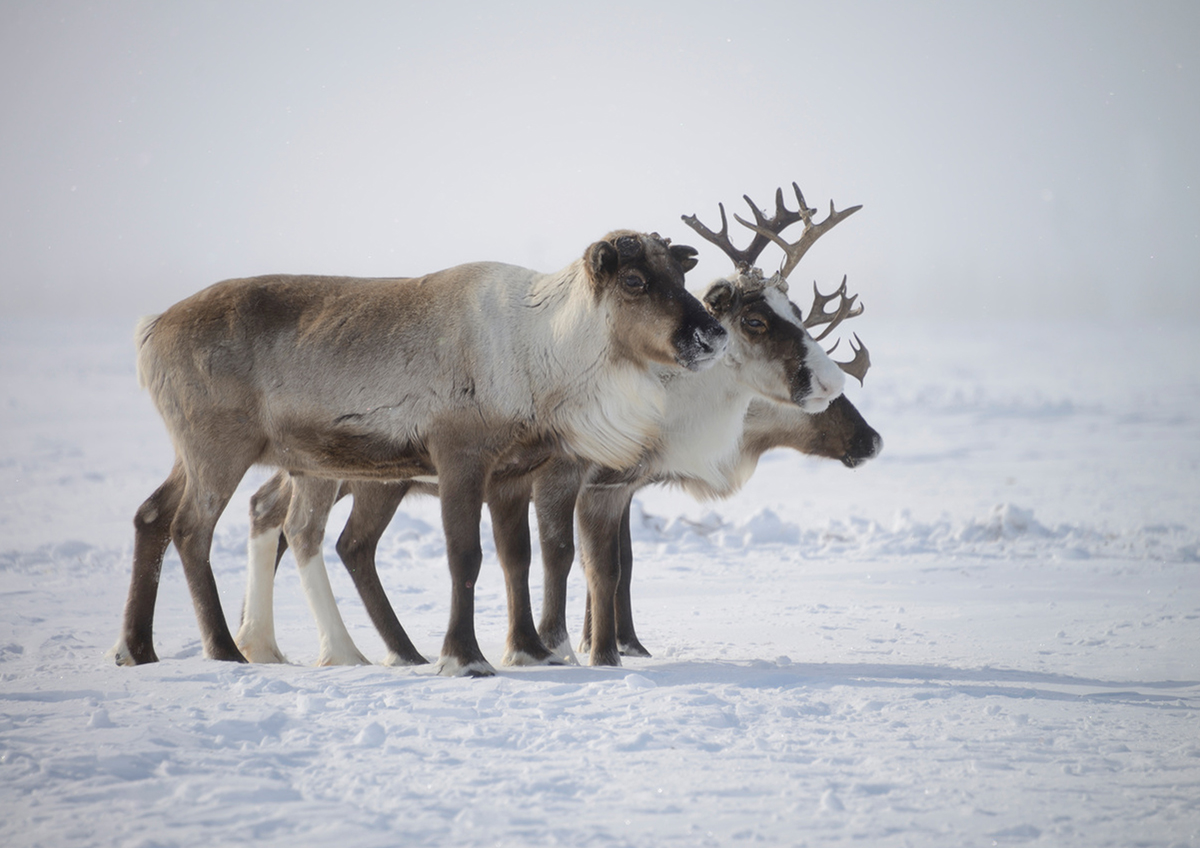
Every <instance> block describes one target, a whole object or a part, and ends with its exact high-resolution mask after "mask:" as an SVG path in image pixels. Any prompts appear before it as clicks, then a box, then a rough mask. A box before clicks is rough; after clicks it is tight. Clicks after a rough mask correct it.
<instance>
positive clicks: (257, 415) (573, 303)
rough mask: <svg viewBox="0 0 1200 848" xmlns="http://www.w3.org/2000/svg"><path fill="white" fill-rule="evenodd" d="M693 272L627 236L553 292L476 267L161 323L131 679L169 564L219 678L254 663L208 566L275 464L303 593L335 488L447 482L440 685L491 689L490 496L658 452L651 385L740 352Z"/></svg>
mask: <svg viewBox="0 0 1200 848" xmlns="http://www.w3.org/2000/svg"><path fill="white" fill-rule="evenodd" d="M695 253H696V251H695V250H694V249H693V248H690V247H687V246H684V245H670V244H669V242H667V241H666V240H663V239H661V238H659V237H658V236H656V235H645V234H640V233H635V232H632V231H627V230H618V231H615V232H612V233H610V234H608V235H607V236H605V237H604V238H603V239H602V240H600V241H598V242H596V243H594V244H592V245H591V246H589V247H588V249H587V250H586V251H585V253H584V255H583V257H581V258H580V259H578V260H576V261H575V262H573V263H571V264H570V265H569V266H567V267H566V268H564V269H563V270H561V271H559V272H556V273H552V274H540V273H537V272H534V271H530V270H528V269H524V268H517V267H515V266H511V265H503V264H500V263H474V264H468V265H461V266H458V267H455V268H451V269H448V270H445V271H439V272H436V273H434V274H430V275H427V276H424V277H419V278H413V279H398V278H391V279H356V280H355V279H346V278H327V277H303V276H272V277H257V278H250V279H241V280H228V281H225V282H222V283H217V284H215V285H214V286H211V287H209V288H208V289H205V290H203V291H201V292H199V293H198V294H196V295H193V296H192V297H189V298H187V299H185V300H183V301H181V302H180V303H178V304H176V305H175V306H173V307H171V308H170V309H168V310H167V311H166V312H164V313H163V314H162V315H159V316H157V317H153V318H149V319H145V320H144V321H143V322H142V323H141V324H140V325H139V327H138V331H137V336H136V341H137V346H138V375H139V380H140V382H141V384H142V385H143V386H145V387H147V388H148V389H149V391H150V394H151V397H152V399H153V400H154V403H155V406H156V407H157V409H158V411H159V413H160V414H161V415H162V417H163V420H164V422H165V423H166V426H167V429H168V431H169V433H170V435H171V439H172V442H173V444H174V447H175V454H176V457H175V464H174V467H173V468H172V470H171V472H170V474H169V475H168V477H167V479H166V480H165V481H164V483H163V484H162V485H161V486H160V487H159V488H158V489H157V490H156V491H155V492H154V493H153V494H152V495H151V496H150V497H149V498H148V499H147V500H146V501H145V502H144V503H143V504H142V506H141V507H140V508H139V509H138V511H137V514H136V516H135V519H134V525H135V544H134V562H133V573H132V577H131V580H130V590H129V597H128V600H127V602H126V606H125V614H124V623H123V626H122V633H121V636H120V639H119V641H118V643H117V645H116V646H115V647H114V649H113V653H114V655H115V657H116V660H117V662H118V664H123V665H129V664H138V663H144V662H153V661H155V660H157V656H156V654H155V652H154V647H153V637H152V628H153V618H154V604H155V599H156V595H157V584H158V577H159V574H160V572H161V568H162V557H163V554H164V552H165V550H166V547H167V545H168V544H170V543H173V544H174V545H175V547H176V549H177V550H178V551H179V555H180V559H181V560H182V562H183V567H184V573H185V576H186V578H187V582H188V588H189V590H190V593H191V595H192V600H193V604H194V606H195V609H196V616H197V620H198V622H199V626H200V632H201V637H202V642H203V646H204V654H205V656H206V657H209V658H212V659H218V660H229V661H245V657H244V656H243V655H242V653H241V652H240V651H239V650H238V647H237V645H236V644H235V642H234V639H233V637H232V636H231V635H230V633H229V629H228V626H227V624H226V622H225V618H224V615H223V613H222V611H221V604H220V599H219V596H218V594H217V587H216V583H215V581H214V579H213V574H212V568H211V565H210V562H209V556H210V549H211V544H212V533H213V528H214V526H215V524H216V521H217V519H218V517H219V516H220V514H221V512H222V511H223V510H224V508H225V506H226V504H227V503H228V501H229V498H230V496H231V495H232V493H233V491H234V489H235V488H236V486H237V484H238V482H239V481H240V480H241V478H242V476H243V475H244V474H245V472H246V471H247V469H249V467H250V466H251V465H254V464H264V465H270V466H275V467H277V468H282V469H284V470H287V471H288V472H289V473H290V474H292V476H293V477H296V478H298V479H303V480H305V481H306V485H305V486H304V487H303V488H302V490H298V491H297V492H296V497H294V498H293V500H292V504H291V506H292V513H294V514H295V517H294V518H293V516H292V515H290V514H289V517H288V519H287V520H286V522H285V524H286V526H285V532H287V533H288V535H289V539H290V543H291V546H292V548H293V550H294V551H295V552H296V555H297V559H298V561H299V562H300V567H301V572H302V574H303V573H306V572H311V573H316V572H318V571H319V572H320V573H322V574H323V573H324V568H325V567H324V562H323V561H322V559H321V551H320V545H319V544H315V543H316V542H319V536H320V534H319V533H317V532H313V531H312V530H311V529H309V528H308V525H309V524H312V523H313V522H314V521H316V520H318V519H319V522H320V530H321V532H323V528H324V520H325V516H326V515H327V514H328V509H329V506H330V505H331V504H332V503H333V500H334V498H335V497H336V492H337V489H338V486H339V481H341V480H376V481H386V480H408V479H422V478H424V479H428V478H431V477H436V479H437V481H438V488H439V491H440V494H441V510H442V520H443V525H444V529H445V533H446V549H447V558H448V560H449V565H450V572H451V579H452V594H451V613H450V623H449V626H448V628H447V633H446V637H445V641H444V643H443V648H442V664H441V670H442V672H443V673H446V674H487V673H490V670H491V667H490V665H489V664H488V663H487V661H486V659H485V658H484V657H483V654H482V652H481V651H480V650H479V646H478V642H477V640H476V638H475V631H474V621H473V618H474V615H473V611H474V585H475V580H476V577H477V576H478V573H479V567H480V560H481V557H482V553H481V549H480V543H479V521H480V511H481V509H482V504H483V500H484V496H485V488H486V487H487V486H488V485H489V480H490V479H491V478H493V477H496V476H497V472H503V471H504V470H505V469H506V468H507V469H519V470H520V471H521V472H522V473H526V472H527V471H528V470H529V469H531V468H535V467H536V466H537V465H538V464H540V463H543V462H545V461H546V459H547V458H548V457H550V456H553V455H556V454H559V453H561V454H563V455H567V456H574V457H578V458H579V459H580V460H582V461H586V462H594V463H597V464H599V465H601V466H604V467H612V468H622V467H625V466H627V465H629V464H632V463H635V462H637V461H638V460H639V458H640V457H641V456H642V454H643V453H644V452H645V450H646V445H653V444H655V443H656V442H657V439H658V436H659V429H660V424H661V420H662V410H663V405H664V402H665V401H664V395H665V392H664V389H663V386H662V383H661V381H660V380H659V379H658V376H657V373H656V372H655V371H652V370H651V368H650V365H651V364H656V365H659V366H665V367H668V368H670V369H674V368H679V369H680V370H683V369H691V370H702V369H703V368H705V367H708V366H709V365H711V364H712V363H713V362H714V361H715V359H716V358H718V357H719V356H720V355H721V353H722V352H723V350H724V348H725V345H726V343H727V340H726V333H725V330H724V329H723V328H722V327H721V326H720V324H719V323H718V322H717V321H716V320H715V319H714V318H712V316H710V315H709V314H708V313H707V312H706V311H705V310H704V308H703V307H702V306H701V305H700V303H699V301H697V300H696V299H695V298H694V297H693V296H692V295H691V294H689V293H688V292H687V290H686V289H685V288H684V286H683V276H684V272H685V271H686V270H688V269H690V268H691V267H694V264H695V259H694V256H695ZM502 478H503V474H501V475H500V477H498V478H497V479H502ZM604 589H605V591H607V586H605V587H604Z"/></svg>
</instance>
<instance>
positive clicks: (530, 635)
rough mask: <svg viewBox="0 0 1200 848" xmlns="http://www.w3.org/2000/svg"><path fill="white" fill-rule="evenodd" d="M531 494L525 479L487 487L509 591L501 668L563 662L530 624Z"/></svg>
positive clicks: (493, 528)
mask: <svg viewBox="0 0 1200 848" xmlns="http://www.w3.org/2000/svg"><path fill="white" fill-rule="evenodd" d="M531 494H532V493H531V491H530V481H529V480H528V478H525V479H520V480H506V481H503V482H501V483H494V484H493V485H489V486H488V509H489V510H490V511H491V514H492V531H493V532H492V535H493V537H494V538H495V541H496V553H497V555H498V556H499V558H500V567H501V568H502V569H503V570H504V584H505V588H506V589H507V591H508V639H507V642H506V644H505V648H504V656H503V658H502V659H501V660H500V661H501V662H502V663H503V664H504V665H561V664H562V659H560V658H559V657H558V656H556V655H555V654H554V653H552V652H551V651H550V649H549V648H547V647H546V645H545V643H543V642H542V638H541V637H540V636H539V635H538V632H537V627H535V626H534V623H533V606H532V603H531V602H530V598H529V563H530V560H531V559H532V557H533V553H532V550H531V545H530V539H529V500H530V497H531Z"/></svg>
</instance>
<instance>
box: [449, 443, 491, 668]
mask: <svg viewBox="0 0 1200 848" xmlns="http://www.w3.org/2000/svg"><path fill="white" fill-rule="evenodd" d="M455 448H456V446H453V445H451V446H449V448H448V449H447V450H446V451H445V453H446V456H447V457H448V461H446V462H438V461H436V459H435V463H434V464H435V467H436V468H437V470H438V489H439V492H440V496H441V502H442V528H443V530H444V532H445V534H446V558H447V560H448V561H449V565H450V623H449V624H448V625H447V627H446V638H445V640H444V641H443V642H442V653H441V656H440V657H439V658H438V664H437V671H438V674H442V675H445V676H447V677H461V676H467V677H488V676H491V675H493V674H495V673H496V670H495V669H494V668H493V667H492V664H491V663H489V662H488V661H487V659H485V658H484V656H483V651H481V650H480V649H479V642H478V640H477V639H476V638H475V581H476V580H477V579H478V578H479V568H480V565H481V564H482V563H483V548H482V547H481V546H480V543H479V522H480V518H481V517H482V514H483V493H484V482H485V480H486V476H487V473H488V466H487V463H485V462H484V461H483V460H482V458H481V457H479V456H477V455H474V454H473V453H472V452H471V451H470V450H465V451H464V450H461V449H459V450H456V449H455Z"/></svg>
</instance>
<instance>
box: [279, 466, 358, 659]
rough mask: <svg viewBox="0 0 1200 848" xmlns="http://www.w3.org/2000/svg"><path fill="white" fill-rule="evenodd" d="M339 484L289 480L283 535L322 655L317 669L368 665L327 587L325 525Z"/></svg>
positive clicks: (305, 479)
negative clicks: (315, 625)
mask: <svg viewBox="0 0 1200 848" xmlns="http://www.w3.org/2000/svg"><path fill="white" fill-rule="evenodd" d="M337 493H338V482H337V481H336V480H321V479H318V478H314V477H293V478H292V504H291V506H290V507H289V508H288V513H287V518H286V519H285V521H284V524H283V532H284V533H285V534H286V535H287V538H288V544H289V545H290V546H291V548H292V552H293V554H294V555H295V557H296V565H297V566H299V569H300V585H301V586H302V587H303V589H304V598H305V600H307V601H308V608H309V610H311V611H312V615H313V618H314V619H316V622H317V633H318V636H319V639H320V644H321V651H320V653H319V654H318V655H317V665H370V660H368V659H367V658H366V657H364V656H363V655H362V653H361V652H360V651H359V650H358V648H357V647H355V645H354V640H353V639H351V638H350V632H349V631H348V630H346V624H345V622H344V621H342V616H341V613H339V612H338V608H337V602H336V601H335V600H334V598H333V588H332V587H331V586H330V585H329V572H328V571H327V570H326V568H325V557H324V555H323V554H322V552H321V545H322V542H324V540H325V523H326V521H328V519H329V510H330V509H331V508H332V507H333V504H334V502H335V501H336V500H337Z"/></svg>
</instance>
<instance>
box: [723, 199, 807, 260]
mask: <svg viewBox="0 0 1200 848" xmlns="http://www.w3.org/2000/svg"><path fill="white" fill-rule="evenodd" d="M742 199H743V200H745V201H746V205H747V206H749V207H750V211H751V212H753V213H754V220H755V223H753V224H751V223H750V222H749V221H747V220H746V219H745V218H743V217H742V216H740V215H738V214H736V213H735V214H734V216H733V219H734V220H735V221H737V222H738V223H739V224H741V225H742V226H743V227H746V228H747V229H750V230H753V231H754V233H755V236H754V241H752V242H750V246H749V247H747V248H746V250H745V254H746V255H747V256H748V257H749V258H750V261H751V263H753V262H757V261H758V257H759V254H761V253H762V252H763V251H764V250H766V247H767V245H768V244H770V243H771V242H772V241H776V242H781V240H780V238H779V233H781V232H783V230H784V229H786V228H787V227H790V226H791V225H792V224H794V223H796V222H797V221H802V220H804V218H803V212H804V204H803V203H801V204H800V211H799V212H793V211H792V210H791V209H788V208H787V206H786V205H785V204H784V202H783V189H781V188H777V189H775V214H774V215H773V216H771V217H770V218H767V216H766V215H765V214H764V213H763V211H762V210H761V209H759V208H758V204H756V203H755V202H754V201H753V200H751V199H750V195H748V194H743V195H742ZM781 243H782V244H787V242H781Z"/></svg>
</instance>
